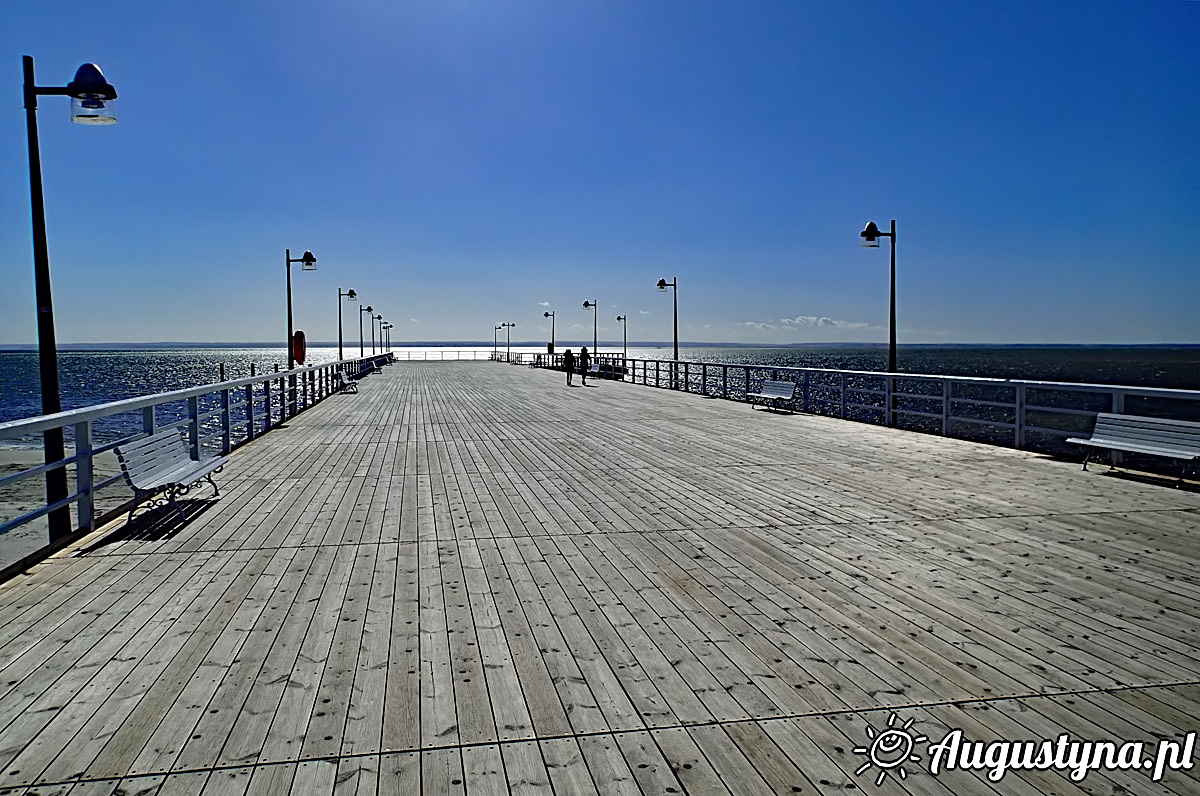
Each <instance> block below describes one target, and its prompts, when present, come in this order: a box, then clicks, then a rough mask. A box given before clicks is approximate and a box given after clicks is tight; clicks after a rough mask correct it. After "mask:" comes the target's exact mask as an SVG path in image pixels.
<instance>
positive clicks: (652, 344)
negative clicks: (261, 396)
mask: <svg viewBox="0 0 1200 796" xmlns="http://www.w3.org/2000/svg"><path fill="white" fill-rule="evenodd" d="M589 342H591V341H589V340H583V341H579V340H559V341H557V343H556V346H557V347H558V348H562V347H564V346H578V345H587V344H588V343H589ZM600 344H601V345H604V346H608V347H614V346H620V345H621V344H622V343H621V341H620V340H616V341H612V340H601V341H600ZM544 345H546V341H545V340H526V341H517V340H514V341H512V343H511V346H512V347H513V348H518V347H519V348H531V347H538V348H540V347H542V346H544ZM673 345H674V343H673V342H672V341H670V340H666V341H646V342H638V341H633V340H630V341H629V347H630V348H669V347H671V346H673ZM492 347H493V343H492V342H489V341H486V340H482V341H467V342H462V341H437V340H434V341H416V342H406V343H404V344H403V345H398V344H397V345H393V346H392V349H393V350H397V349H410V348H492ZM679 347H680V348H860V349H873V348H879V349H885V348H887V343H699V342H690V341H683V340H681V341H680V342H679ZM189 348H208V349H213V348H216V349H221V348H230V349H237V348H279V349H282V348H284V345H283V343H182V342H172V341H168V342H158V343H59V344H58V350H59V351H80V352H86V351H154V350H158V349H165V350H175V349H189ZM309 348H337V343H336V342H331V343H330V342H310V343H309ZM898 348H900V349H906V348H907V349H910V350H912V349H917V348H1010V349H1011V348H1200V343H901V344H900V345H899V346H898ZM37 350H38V349H37V345H35V344H32V343H26V344H21V343H0V354H12V353H36V352H37Z"/></svg>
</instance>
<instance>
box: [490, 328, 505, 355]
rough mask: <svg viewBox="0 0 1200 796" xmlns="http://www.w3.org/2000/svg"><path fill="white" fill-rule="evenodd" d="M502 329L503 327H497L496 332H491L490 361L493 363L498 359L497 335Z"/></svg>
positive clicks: (498, 342)
mask: <svg viewBox="0 0 1200 796" xmlns="http://www.w3.org/2000/svg"><path fill="white" fill-rule="evenodd" d="M503 328H504V327H503V326H497V327H496V330H495V331H494V332H492V361H495V360H497V359H499V358H500V340H499V335H500V330H501V329H503Z"/></svg>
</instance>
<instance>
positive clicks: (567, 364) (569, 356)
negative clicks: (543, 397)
mask: <svg viewBox="0 0 1200 796" xmlns="http://www.w3.org/2000/svg"><path fill="white" fill-rule="evenodd" d="M563 370H565V371H566V372H567V386H568V387H570V386H571V374H572V373H573V372H574V371H575V355H574V354H573V353H571V349H569V348H568V349H567V350H566V351H564V352H563Z"/></svg>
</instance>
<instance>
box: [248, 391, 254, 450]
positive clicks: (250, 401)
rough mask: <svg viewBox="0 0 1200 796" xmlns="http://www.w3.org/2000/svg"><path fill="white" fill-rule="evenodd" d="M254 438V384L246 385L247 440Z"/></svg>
mask: <svg viewBox="0 0 1200 796" xmlns="http://www.w3.org/2000/svg"><path fill="white" fill-rule="evenodd" d="M252 439H254V385H253V384H247V385H246V441H247V442H249V441H250V440H252Z"/></svg>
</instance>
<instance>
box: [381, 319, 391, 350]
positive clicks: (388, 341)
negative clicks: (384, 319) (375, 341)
mask: <svg viewBox="0 0 1200 796" xmlns="http://www.w3.org/2000/svg"><path fill="white" fill-rule="evenodd" d="M392 326H393V324H391V323H385V324H384V325H383V333H384V339H385V341H386V342H385V343H384V344H383V350H384V351H391V350H392Z"/></svg>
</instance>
